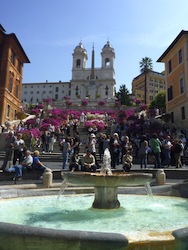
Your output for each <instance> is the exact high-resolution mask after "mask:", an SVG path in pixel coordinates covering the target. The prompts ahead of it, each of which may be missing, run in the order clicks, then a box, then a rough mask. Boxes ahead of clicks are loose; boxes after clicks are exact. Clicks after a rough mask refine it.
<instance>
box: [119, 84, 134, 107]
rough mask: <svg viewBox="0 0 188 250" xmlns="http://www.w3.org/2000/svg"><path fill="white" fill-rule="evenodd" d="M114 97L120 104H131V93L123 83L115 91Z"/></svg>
mask: <svg viewBox="0 0 188 250" xmlns="http://www.w3.org/2000/svg"><path fill="white" fill-rule="evenodd" d="M116 97H117V98H118V101H119V102H120V103H121V105H126V106H130V105H131V94H130V93H129V90H128V89H127V88H126V86H125V84H123V85H121V86H120V88H119V91H118V92H117V93H116Z"/></svg>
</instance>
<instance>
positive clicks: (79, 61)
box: [76, 59, 81, 68]
mask: <svg viewBox="0 0 188 250" xmlns="http://www.w3.org/2000/svg"><path fill="white" fill-rule="evenodd" d="M80 66H81V60H80V59H77V60H76V68H80Z"/></svg>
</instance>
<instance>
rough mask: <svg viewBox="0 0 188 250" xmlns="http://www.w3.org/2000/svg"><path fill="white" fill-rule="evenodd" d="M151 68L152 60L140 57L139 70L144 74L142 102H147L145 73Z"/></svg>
mask: <svg viewBox="0 0 188 250" xmlns="http://www.w3.org/2000/svg"><path fill="white" fill-rule="evenodd" d="M152 70H153V64H152V60H151V58H149V57H144V58H142V60H141V61H140V71H141V73H142V74H144V103H145V104H146V103H147V97H146V93H147V75H148V73H149V72H150V71H152Z"/></svg>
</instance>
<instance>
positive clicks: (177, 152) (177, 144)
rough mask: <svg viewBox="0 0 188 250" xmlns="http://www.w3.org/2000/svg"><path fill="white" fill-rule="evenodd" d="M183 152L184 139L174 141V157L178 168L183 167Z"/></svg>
mask: <svg viewBox="0 0 188 250" xmlns="http://www.w3.org/2000/svg"><path fill="white" fill-rule="evenodd" d="M182 152H183V146H182V141H178V140H175V141H174V157H175V164H176V168H182V162H181V153H182Z"/></svg>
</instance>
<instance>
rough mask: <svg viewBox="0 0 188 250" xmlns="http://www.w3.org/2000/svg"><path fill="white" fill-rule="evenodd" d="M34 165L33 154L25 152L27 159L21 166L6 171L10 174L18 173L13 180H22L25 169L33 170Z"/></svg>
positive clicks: (25, 158)
mask: <svg viewBox="0 0 188 250" xmlns="http://www.w3.org/2000/svg"><path fill="white" fill-rule="evenodd" d="M32 164H33V158H32V156H31V152H30V151H29V150H26V151H25V157H24V159H23V161H22V162H21V164H20V165H17V166H12V167H11V168H9V169H7V170H6V171H7V172H8V173H11V172H16V175H15V176H14V178H13V180H16V179H17V178H18V180H22V175H23V170H24V169H28V170H29V169H32Z"/></svg>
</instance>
